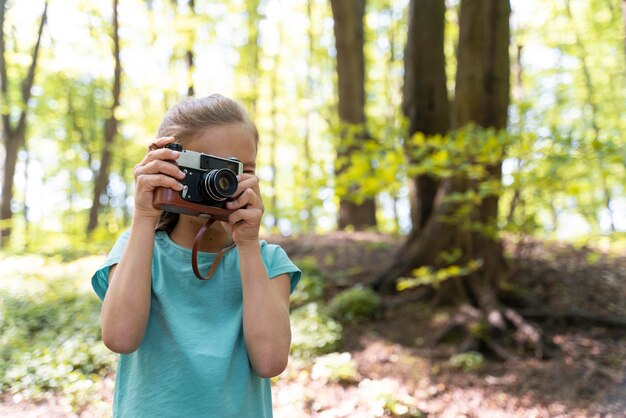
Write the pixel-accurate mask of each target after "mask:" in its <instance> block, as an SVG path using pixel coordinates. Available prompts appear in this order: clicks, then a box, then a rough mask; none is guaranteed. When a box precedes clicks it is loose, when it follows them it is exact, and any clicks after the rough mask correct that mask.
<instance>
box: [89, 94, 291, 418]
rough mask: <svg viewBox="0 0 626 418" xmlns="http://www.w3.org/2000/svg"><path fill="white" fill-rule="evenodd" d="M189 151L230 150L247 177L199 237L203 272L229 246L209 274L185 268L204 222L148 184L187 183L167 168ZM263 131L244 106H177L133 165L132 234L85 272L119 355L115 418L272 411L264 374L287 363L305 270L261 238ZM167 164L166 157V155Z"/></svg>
mask: <svg viewBox="0 0 626 418" xmlns="http://www.w3.org/2000/svg"><path fill="white" fill-rule="evenodd" d="M174 141H176V142H178V143H180V144H182V146H183V147H184V148H185V149H188V150H192V151H196V152H202V153H205V154H211V155H214V156H217V157H222V158H228V157H231V156H232V157H236V158H238V159H239V160H240V161H241V162H242V163H243V170H244V171H243V174H241V175H240V176H238V180H239V185H238V189H237V191H236V193H235V195H234V196H235V197H236V198H235V199H234V200H233V201H232V202H229V203H228V204H227V205H228V206H227V209H229V210H232V211H233V212H232V213H231V214H230V216H229V218H228V221H227V222H215V223H214V224H213V225H211V227H210V229H209V230H207V231H206V233H205V234H204V235H202V239H201V241H200V243H199V251H200V253H199V254H198V264H199V268H200V271H207V270H208V269H209V267H210V266H211V264H212V262H213V260H215V258H216V253H217V252H219V251H220V250H221V249H223V248H225V247H228V246H229V245H231V244H235V245H236V246H235V247H234V248H233V249H231V250H228V251H227V252H226V253H225V255H224V257H223V258H222V259H221V261H219V260H216V262H217V261H219V265H218V268H217V269H216V270H215V272H214V274H213V276H212V278H211V279H210V280H208V281H201V280H198V279H197V278H196V277H195V275H194V273H193V272H192V268H191V262H190V259H191V248H192V246H193V243H194V239H195V238H196V235H197V233H198V231H199V230H200V228H201V227H202V226H203V225H204V223H205V220H203V219H200V218H196V217H192V216H188V215H182V214H181V215H178V214H173V213H168V212H161V211H159V210H157V209H154V208H153V206H152V198H153V193H154V191H155V188H158V187H166V188H171V189H173V190H175V191H180V190H181V189H182V185H181V183H180V182H179V181H178V180H179V179H182V178H184V173H183V172H181V171H180V169H179V168H178V166H177V165H175V164H171V161H172V160H176V159H177V158H178V156H179V153H178V152H177V151H174V150H170V149H168V148H164V146H165V145H166V144H169V143H172V142H174ZM257 143H258V133H257V130H256V127H255V126H254V124H253V123H252V121H251V120H250V118H249V116H248V115H247V113H246V112H245V110H244V109H243V108H242V107H241V106H240V105H239V104H238V103H237V102H235V101H233V100H231V99H228V98H225V97H223V96H220V95H212V96H209V97H207V98H203V99H190V100H187V101H185V102H182V103H179V104H177V105H175V106H174V107H172V108H171V109H170V110H169V111H168V112H167V114H166V115H165V118H164V120H163V122H162V123H161V126H160V128H159V133H158V139H157V140H156V141H155V142H154V143H153V144H152V146H151V147H150V151H149V152H148V153H147V154H146V156H145V157H144V159H143V160H142V161H141V162H140V163H139V164H138V165H137V166H135V170H134V177H135V208H134V214H133V220H132V225H131V227H130V230H129V231H127V232H125V233H124V234H122V235H121V236H120V237H119V238H118V240H117V242H116V243H115V245H114V247H113V249H112V250H111V253H110V254H109V256H108V258H107V260H106V262H105V264H104V266H103V267H102V268H101V269H100V270H98V271H97V272H96V273H95V274H94V276H93V277H92V285H93V288H94V290H95V292H96V293H97V294H98V296H99V297H100V299H102V300H103V301H104V302H103V305H102V339H103V341H104V344H105V345H106V346H107V347H108V348H109V349H111V350H112V351H114V352H116V353H120V354H121V355H120V358H119V363H118V368H117V377H116V383H115V398H114V403H113V415H114V416H116V417H133V418H135V417H150V418H152V417H220V418H222V417H237V418H241V417H255V418H256V417H271V416H272V406H271V391H270V381H269V378H270V377H273V376H276V375H278V374H280V373H281V372H282V371H283V370H284V369H285V367H286V365H287V359H288V355H289V348H290V343H291V329H290V325H289V295H290V293H291V292H292V291H293V290H294V288H295V286H296V284H297V283H298V280H299V279H300V271H299V270H298V268H297V267H296V266H295V265H294V264H293V263H292V262H291V261H290V260H289V258H288V257H287V255H286V253H285V252H284V250H283V249H282V248H280V247H278V246H276V245H269V244H267V243H266V242H265V241H259V227H260V224H261V216H262V214H263V203H262V201H261V194H260V192H259V181H258V178H257V177H256V176H255V160H256V154H257ZM168 161H170V162H168Z"/></svg>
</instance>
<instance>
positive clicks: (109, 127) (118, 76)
mask: <svg viewBox="0 0 626 418" xmlns="http://www.w3.org/2000/svg"><path fill="white" fill-rule="evenodd" d="M117 6H118V0H113V17H112V24H113V28H112V32H111V38H112V40H113V59H114V61H115V69H114V72H113V87H112V90H111V93H112V96H113V100H112V103H111V107H110V109H109V115H108V117H107V118H106V120H105V122H104V144H103V147H102V154H101V157H100V169H99V170H98V174H97V176H96V179H95V183H94V190H93V200H92V205H91V209H90V210H89V221H88V223H87V233H88V234H89V233H91V232H93V230H94V229H96V226H98V213H99V211H100V206H101V203H100V196H101V195H102V194H103V193H104V192H105V191H106V187H107V185H108V182H109V170H110V167H111V161H112V159H113V146H114V140H115V137H116V136H117V124H118V121H117V117H116V115H115V112H116V111H117V108H118V107H119V105H120V93H121V88H122V64H121V60H120V38H119V23H118V14H117Z"/></svg>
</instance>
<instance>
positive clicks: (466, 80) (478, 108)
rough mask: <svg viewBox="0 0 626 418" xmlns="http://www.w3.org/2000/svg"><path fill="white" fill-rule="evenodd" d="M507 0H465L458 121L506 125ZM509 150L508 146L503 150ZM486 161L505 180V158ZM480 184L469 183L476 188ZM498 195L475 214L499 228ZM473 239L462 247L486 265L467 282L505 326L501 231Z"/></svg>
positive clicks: (492, 176)
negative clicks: (500, 295)
mask: <svg viewBox="0 0 626 418" xmlns="http://www.w3.org/2000/svg"><path fill="white" fill-rule="evenodd" d="M510 14H511V6H510V4H509V1H508V0H479V1H477V0H472V1H469V0H464V1H463V2H462V3H461V12H460V19H459V20H460V22H459V24H460V34H459V51H458V59H457V62H458V70H457V77H456V91H455V93H456V99H455V106H454V114H453V117H454V121H455V126H456V127H458V128H462V127H465V126H467V125H468V124H472V123H474V124H477V125H478V126H480V127H483V128H495V129H497V130H501V129H505V128H506V125H507V117H508V107H509V94H510V80H509V77H510V57H509V41H510V26H509V17H510ZM503 151H504V150H503ZM503 158H504V154H503V152H502V155H500V159H499V161H498V162H497V163H495V164H493V165H490V166H488V167H487V173H488V177H487V179H486V181H494V182H497V183H498V184H499V183H501V177H502V159H503ZM477 186H478V185H477V184H471V185H470V187H472V188H474V189H477ZM498 202H499V196H498V195H497V194H492V195H490V196H487V197H486V198H484V199H483V200H482V202H481V203H480V204H479V205H477V207H476V208H475V210H474V212H473V214H472V218H473V220H474V221H476V222H478V223H480V224H481V225H483V227H485V228H486V229H487V230H488V231H489V230H491V231H497V230H498V219H497V218H498ZM468 238H469V239H468V243H467V244H469V245H466V246H464V247H463V253H464V254H465V255H466V257H467V258H468V259H470V260H471V259H480V260H483V266H482V268H481V271H479V272H478V273H477V274H473V275H471V276H470V277H469V279H468V283H469V286H470V288H471V289H472V292H473V294H474V296H475V297H476V299H477V301H478V304H479V306H480V308H481V310H482V311H483V312H485V313H486V316H487V317H488V318H489V319H490V320H493V321H494V322H493V323H492V324H491V325H493V326H497V327H499V328H502V327H503V323H502V320H501V318H498V315H492V313H497V312H498V303H497V298H496V293H497V289H498V286H499V281H500V279H501V278H502V276H503V274H504V271H505V262H504V252H503V248H502V244H501V242H500V240H499V239H498V237H496V236H492V235H490V234H488V233H485V232H481V231H473V232H470V234H469V237H468Z"/></svg>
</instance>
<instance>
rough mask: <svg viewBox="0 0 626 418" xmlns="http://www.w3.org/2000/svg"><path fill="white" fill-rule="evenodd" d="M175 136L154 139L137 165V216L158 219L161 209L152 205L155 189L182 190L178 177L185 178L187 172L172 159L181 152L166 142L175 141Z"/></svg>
mask: <svg viewBox="0 0 626 418" xmlns="http://www.w3.org/2000/svg"><path fill="white" fill-rule="evenodd" d="M174 141H175V139H174V137H171V136H169V137H163V138H159V139H157V140H156V141H154V142H153V143H152V144H151V145H150V147H149V148H148V153H147V154H146V156H145V157H144V158H143V160H142V161H141V162H140V163H139V164H137V165H136V166H135V169H134V170H133V175H134V176H135V216H137V215H138V216H143V217H147V218H151V219H155V221H156V219H158V218H159V216H160V215H161V210H160V209H155V208H153V207H152V198H153V195H154V189H156V188H157V187H169V188H170V189H173V190H176V191H180V190H182V188H183V186H182V184H180V183H179V182H178V180H176V179H183V178H184V177H185V174H184V173H183V172H182V171H180V170H179V169H178V166H177V165H176V164H172V163H171V161H174V160H176V159H178V157H179V156H180V153H179V152H177V151H173V150H170V149H167V148H163V147H164V146H165V145H166V144H169V143H172V142H174Z"/></svg>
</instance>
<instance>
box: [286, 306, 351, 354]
mask: <svg viewBox="0 0 626 418" xmlns="http://www.w3.org/2000/svg"><path fill="white" fill-rule="evenodd" d="M341 331H342V327H341V325H340V324H339V323H338V322H336V321H335V320H334V319H333V318H332V317H331V316H330V314H328V312H326V310H325V309H324V308H323V306H322V305H320V304H318V303H316V302H311V303H308V304H306V305H304V306H302V307H300V308H297V309H295V310H294V311H293V312H292V313H291V333H292V338H291V354H292V355H293V356H295V357H299V358H311V357H313V356H317V355H320V354H325V353H330V352H332V351H334V350H335V349H337V347H338V346H339V343H340V342H341Z"/></svg>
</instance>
